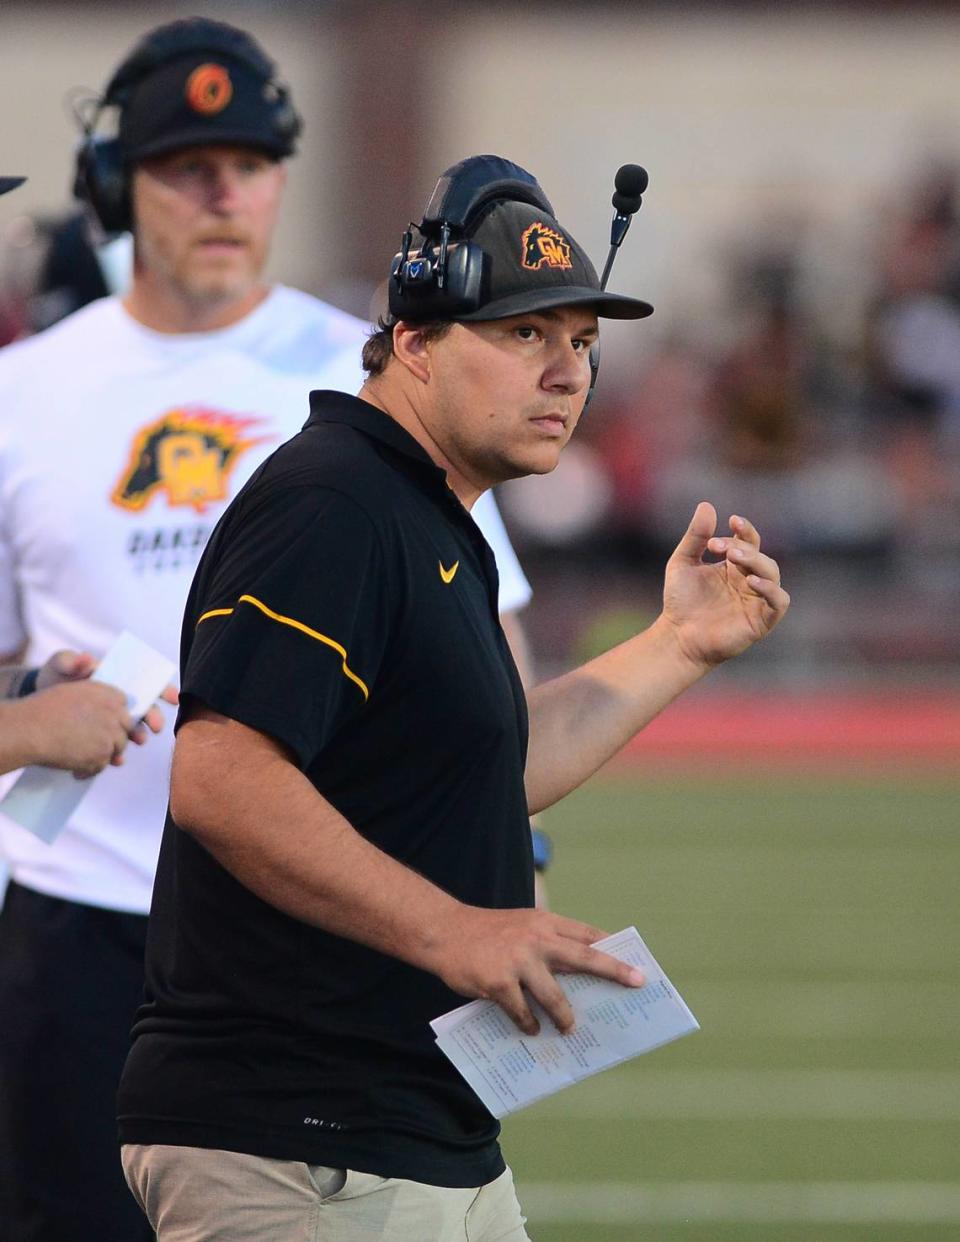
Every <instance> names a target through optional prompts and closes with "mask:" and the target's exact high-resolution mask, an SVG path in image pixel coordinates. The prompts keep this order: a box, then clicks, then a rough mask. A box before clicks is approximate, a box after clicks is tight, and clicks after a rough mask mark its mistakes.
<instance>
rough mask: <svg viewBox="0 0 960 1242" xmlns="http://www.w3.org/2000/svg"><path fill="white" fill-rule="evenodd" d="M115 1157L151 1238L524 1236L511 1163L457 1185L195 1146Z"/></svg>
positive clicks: (288, 1240) (136, 1148)
mask: <svg viewBox="0 0 960 1242" xmlns="http://www.w3.org/2000/svg"><path fill="white" fill-rule="evenodd" d="M122 1158H123V1171H124V1173H125V1175H126V1178H127V1185H128V1186H129V1187H130V1189H131V1190H132V1191H133V1195H134V1198H135V1199H136V1200H137V1202H138V1203H139V1204H140V1206H141V1208H143V1210H144V1212H145V1213H146V1215H147V1217H148V1219H149V1221H150V1224H151V1225H152V1226H153V1228H154V1229H155V1230H156V1233H157V1239H158V1242H380V1240H381V1239H382V1240H383V1242H529V1238H528V1236H527V1233H526V1230H525V1229H524V1218H523V1216H522V1215H521V1214H520V1205H519V1203H517V1196H516V1194H515V1193H514V1189H513V1177H512V1175H511V1173H510V1170H509V1169H507V1170H506V1172H505V1173H503V1174H502V1175H501V1176H500V1177H498V1178H497V1179H496V1180H495V1181H493V1182H490V1183H489V1185H487V1186H479V1187H473V1188H470V1189H467V1190H457V1189H450V1188H447V1187H444V1186H426V1185H424V1184H422V1183H421V1182H409V1181H404V1180H403V1179H402V1178H385V1177H375V1176H373V1175H372V1174H370V1173H355V1172H353V1171H352V1170H349V1169H348V1170H343V1169H328V1168H325V1167H323V1166H321V1165H309V1164H301V1163H299V1162H298V1161H295V1160H272V1159H268V1158H266V1157H263V1156H247V1155H243V1154H241V1153H239V1152H232V1151H209V1150H207V1149H206V1148H201V1147H170V1146H164V1145H161V1144H150V1145H144V1146H141V1145H137V1144H127V1145H126V1146H124V1148H123V1152H122Z"/></svg>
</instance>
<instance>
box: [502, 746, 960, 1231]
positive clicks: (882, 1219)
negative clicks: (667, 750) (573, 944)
mask: <svg viewBox="0 0 960 1242" xmlns="http://www.w3.org/2000/svg"><path fill="white" fill-rule="evenodd" d="M748 769H749V760H748V759H747V760H745V763H744V774H743V776H742V777H740V778H738V779H726V778H721V779H717V778H715V777H712V778H689V777H673V778H670V779H667V778H663V777H660V778H657V777H654V776H651V775H643V774H641V773H637V774H636V775H633V776H629V777H628V776H618V777H616V778H598V779H597V780H595V781H594V782H593V783H592V784H591V785H589V786H588V787H587V788H586V789H585V790H581V791H580V792H579V793H577V794H575V795H573V796H572V797H570V798H568V799H567V800H566V801H565V802H564V803H563V804H562V805H561V806H559V807H557V808H555V809H554V811H553V812H551V813H550V815H549V816H548V817H547V826H548V827H549V828H550V830H551V832H552V834H553V836H554V839H555V841H556V845H557V855H558V857H557V862H556V864H555V866H554V868H553V870H552V872H551V876H550V880H551V888H550V896H551V902H552V905H553V907H554V908H555V909H557V910H559V911H561V912H563V913H568V914H573V915H577V916H579V917H582V918H584V919H586V920H588V921H591V922H595V923H596V924H598V925H599V926H601V927H605V928H607V929H608V930H611V931H613V930H616V929H618V928H620V927H622V926H625V925H627V924H629V923H635V924H636V925H637V927H638V928H639V930H640V933H641V935H642V936H643V937H644V938H645V939H646V941H647V943H648V944H649V946H650V948H651V950H652V951H653V953H654V955H655V956H656V957H658V959H659V960H660V963H661V965H662V966H663V967H664V969H665V970H666V971H667V973H668V975H670V976H671V978H672V979H673V981H674V983H675V984H676V986H677V987H678V989H679V990H680V992H681V993H682V995H683V996H684V998H685V999H686V1001H687V1003H688V1004H689V1005H690V1007H691V1009H692V1010H693V1012H694V1013H695V1015H696V1016H697V1018H698V1019H699V1021H700V1023H701V1026H702V1028H703V1029H702V1030H701V1031H700V1032H698V1033H697V1034H695V1035H692V1036H689V1037H687V1038H685V1039H683V1040H680V1041H679V1042H677V1043H675V1044H672V1045H670V1046H669V1047H666V1048H661V1049H659V1050H657V1051H654V1052H652V1053H650V1054H648V1055H647V1056H645V1057H642V1058H640V1059H639V1060H636V1061H633V1062H631V1063H630V1064H629V1065H627V1066H623V1067H620V1068H619V1069H615V1070H611V1071H609V1072H607V1073H605V1074H601V1075H599V1076H597V1077H595V1078H593V1079H590V1080H589V1081H587V1082H585V1083H581V1084H580V1085H578V1086H576V1087H573V1088H571V1089H569V1090H568V1091H566V1092H562V1093H561V1094H559V1095H558V1096H555V1097H553V1098H552V1099H550V1100H548V1101H546V1102H544V1103H541V1104H538V1105H534V1106H533V1107H532V1108H530V1109H529V1110H527V1111H525V1112H522V1113H519V1114H517V1115H516V1116H514V1117H510V1118H507V1120H506V1122H505V1123H504V1148H505V1152H506V1155H507V1158H508V1160H509V1161H510V1163H511V1164H512V1165H513V1168H514V1171H515V1174H516V1177H517V1182H518V1185H519V1189H520V1195H521V1201H522V1202H523V1204H524V1207H525V1209H526V1211H527V1214H528V1217H529V1229H530V1234H531V1237H532V1238H533V1240H534V1242H614V1239H616V1240H617V1242H626V1240H628V1239H634V1238H636V1239H648V1238H649V1239H657V1242H706V1240H707V1239H710V1242H761V1239H762V1240H763V1242H787V1240H788V1239H789V1240H791V1242H794V1240H796V1242H832V1240H833V1239H836V1240H837V1242H868V1240H869V1242H927V1240H928V1239H929V1240H931V1242H932V1240H933V1239H937V1240H938V1242H945V1240H946V1239H948V1238H949V1239H960V989H958V978H957V975H958V969H957V968H958V965H960V953H958V947H960V902H958V882H960V824H958V809H960V779H956V780H948V779H946V778H943V777H931V778H927V777H920V776H917V777H916V778H909V777H908V778H903V779H895V778H893V777H889V776H876V775H867V774H864V775H861V776H859V777H851V778H849V779H842V778H831V779H821V778H818V777H814V776H808V775H803V776H800V775H791V776H789V777H777V776H773V775H761V776H759V777H755V776H751V775H749V772H748Z"/></svg>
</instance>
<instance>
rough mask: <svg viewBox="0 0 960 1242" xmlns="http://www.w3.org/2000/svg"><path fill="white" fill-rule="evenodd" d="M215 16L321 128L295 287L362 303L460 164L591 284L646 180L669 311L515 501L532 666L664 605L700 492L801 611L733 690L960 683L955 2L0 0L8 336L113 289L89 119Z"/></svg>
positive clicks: (647, 328) (302, 161) (618, 341)
mask: <svg viewBox="0 0 960 1242" xmlns="http://www.w3.org/2000/svg"><path fill="white" fill-rule="evenodd" d="M195 11H202V12H203V13H205V14H207V15H210V16H220V17H224V18H226V19H227V20H230V21H233V22H235V23H237V24H240V25H243V26H246V27H247V28H249V29H250V30H251V31H252V32H253V33H255V34H256V35H257V37H259V38H260V39H261V40H262V41H263V43H264V45H265V46H266V47H267V48H268V49H269V50H270V51H271V53H272V54H273V55H274V57H275V58H276V59H277V61H278V62H279V64H280V65H281V67H282V70H283V75H284V76H285V78H286V79H287V80H288V82H289V83H290V85H291V88H292V92H293V96H294V99H295V101H296V104H297V106H298V108H299V110H300V111H301V113H302V114H303V116H304V118H305V121H306V134H305V139H304V141H303V144H302V148H301V154H300V156H299V158H298V159H297V160H296V161H295V162H294V164H293V165H292V167H291V186H290V202H289V205H288V208H287V217H286V219H285V221H284V223H283V225H282V226H281V230H280V241H279V245H278V247H277V250H276V253H275V256H274V261H273V274H274V275H275V276H276V277H277V278H279V279H282V280H286V281H288V282H289V283H293V284H297V285H300V286H301V287H304V288H306V289H308V290H310V291H311V292H315V293H317V294H319V295H320V296H322V297H326V298H327V299H328V300H330V301H333V302H335V303H337V304H340V305H342V306H345V307H346V308H347V309H349V310H351V311H354V312H355V313H358V314H361V315H364V316H373V315H375V314H376V313H377V310H378V309H379V304H380V303H379V299H380V298H381V297H382V289H381V288H380V287H379V286H380V285H381V281H382V276H383V274H384V272H385V270H386V268H387V265H388V263H389V258H390V256H391V254H392V253H393V252H394V250H395V249H396V246H397V244H398V242H399V238H400V234H401V232H402V230H403V228H404V226H405V225H406V222H407V220H408V219H413V220H417V219H419V214H420V211H421V209H422V206H423V204H424V203H425V201H426V198H427V196H428V195H429V192H430V190H431V189H432V186H433V182H434V180H435V178H436V176H437V174H438V173H439V172H440V171H441V170H442V168H443V167H445V166H446V165H447V164H449V163H452V162H453V161H454V160H456V159H459V158H462V157H463V156H465V155H468V154H472V153H477V152H480V151H492V152H496V153H498V154H502V155H506V156H508V157H509V158H512V159H514V160H516V161H517V162H519V163H521V164H523V165H524V166H526V167H528V168H529V169H530V170H531V171H533V172H534V173H535V174H537V175H538V177H539V178H540V179H541V181H542V184H543V185H544V187H545V189H546V190H547V193H548V194H549V195H550V196H551V198H552V200H553V202H554V205H555V207H556V209H557V212H558V215H559V216H560V218H561V219H562V220H563V221H564V223H565V224H567V225H568V226H569V227H570V228H571V230H572V231H573V232H574V233H575V235H576V236H577V237H578V239H579V240H581V241H582V242H583V243H584V244H585V245H586V246H587V247H588V249H589V250H590V251H591V253H592V254H593V255H594V258H595V261H596V263H597V266H598V268H599V266H600V265H601V264H602V262H603V259H604V258H605V255H606V249H607V244H608V242H607V238H608V228H609V221H610V217H611V214H612V210H611V208H610V206H609V198H610V193H611V191H612V189H613V174H614V172H615V171H616V169H617V167H618V166H619V165H620V164H622V163H625V162H637V163H641V164H643V165H644V166H645V167H647V169H648V170H649V173H650V188H649V190H648V192H647V194H646V196H645V201H644V206H643V208H642V210H641V212H640V214H639V216H638V217H637V218H636V220H635V222H634V224H633V227H632V230H631V233H630V235H629V236H628V238H627V240H626V242H625V244H624V247H623V251H622V253H621V256H620V257H619V258H618V261H617V263H616V265H615V267H614V271H613V276H612V279H611V287H612V288H616V289H622V290H623V291H624V292H629V293H633V294H636V295H638V296H642V297H647V298H649V299H650V300H651V301H653V302H654V304H655V306H656V314H655V316H654V317H653V319H651V320H649V321H647V322H644V323H642V324H640V325H632V324H631V325H621V324H609V325H608V326H607V328H606V330H605V332H604V347H603V367H602V374H601V380H600V387H599V390H598V394H597V397H596V400H595V401H594V403H593V405H592V407H591V409H590V411H589V414H588V415H587V416H586V418H585V420H584V422H583V424H582V427H581V430H580V431H579V432H578V435H577V437H576V440H575V442H574V444H573V445H572V446H571V448H570V449H569V450H568V452H567V454H566V455H565V458H564V460H563V462H562V464H561V467H560V468H559V469H558V470H557V472H556V473H555V474H554V475H552V476H550V477H548V478H543V479H529V480H524V481H521V482H518V483H515V484H510V485H507V486H506V487H505V488H503V489H502V496H501V500H502V506H503V509H504V512H505V516H506V517H507V520H508V524H509V525H510V528H511V531H512V534H513V535H514V537H515V541H516V543H517V546H518V549H519V550H520V552H521V554H522V557H523V559H524V563H525V566H526V567H527V569H528V572H529V575H530V577H531V579H532V581H533V584H534V588H535V591H536V602H535V604H534V605H533V607H532V609H531V610H530V616H529V624H530V629H531V633H532V637H533V641H534V645H535V648H536V650H537V653H538V656H539V659H540V661H541V664H542V665H543V666H544V667H546V668H548V669H549V668H550V667H553V666H555V665H559V664H562V663H565V662H568V661H570V660H572V659H576V658H579V657H581V656H583V655H585V654H589V653H590V652H592V651H593V650H595V649H597V648H599V647H603V646H606V645H608V644H609V643H610V641H613V640H615V639H617V638H618V637H620V636H621V633H626V632H631V631H632V630H633V629H635V628H636V625H637V623H638V622H641V623H642V622H643V621H644V620H645V619H647V618H648V617H650V616H652V615H653V612H654V610H655V609H656V607H657V593H658V584H659V581H660V575H661V569H662V562H663V559H664V557H665V556H666V555H667V554H668V553H669V551H670V549H671V548H672V547H673V545H674V543H675V541H676V539H677V537H678V535H679V533H680V532H681V531H682V529H683V528H684V526H685V524H686V522H687V520H688V517H689V514H690V513H691V512H692V509H693V507H694V505H695V503H696V501H697V500H699V499H701V498H706V499H710V500H712V501H713V502H714V503H715V504H716V505H717V507H718V509H719V510H720V513H721V516H722V520H724V521H725V519H726V516H727V515H729V514H730V513H734V512H742V513H745V514H747V515H748V516H750V517H751V518H752V519H753V520H754V521H755V522H756V524H757V525H758V526H759V527H760V528H761V530H762V531H763V533H764V536H765V539H766V544H767V546H768V547H769V549H770V550H771V551H772V552H773V553H774V554H775V555H776V556H777V557H778V558H779V559H780V560H781V562H782V564H783V567H784V574H785V578H786V579H787V582H788V585H789V587H790V589H791V591H792V593H793V595H794V599H795V604H794V609H793V612H792V614H791V619H790V623H789V625H787V626H784V627H783V630H782V636H781V634H779V633H778V635H776V636H775V638H774V639H773V640H772V641H771V642H770V643H769V644H765V647H764V648H763V649H760V651H758V653H757V654H756V656H755V657H751V658H750V659H748V660H745V661H742V662H738V663H737V664H736V665H735V666H732V667H731V669H730V671H729V672H725V674H724V675H725V676H728V677H731V678H735V679H739V680H744V679H746V680H749V679H751V678H756V677H758V676H761V675H762V677H764V678H770V677H775V678H781V679H784V680H786V681H789V682H802V683H804V684H812V685H837V684H843V685H848V684H851V683H853V684H857V683H862V682H864V681H865V680H869V681H870V682H871V683H873V682H876V681H877V680H878V679H879V680H881V681H883V682H892V683H894V684H895V685H902V684H903V683H904V682H907V681H909V682H911V683H914V684H915V683H918V682H920V683H923V684H934V685H936V686H937V687H943V686H944V684H950V685H955V684H957V683H958V681H960V676H958V672H957V669H958V661H957V660H956V658H955V657H956V653H955V648H956V639H957V632H958V627H957V621H956V616H957V607H958V604H960V573H958V564H960V561H958V552H960V81H958V77H957V73H956V48H957V46H958V39H960V8H958V7H957V6H955V5H953V4H940V5H927V4H891V3H878V2H874V3H871V4H866V3H862V4H861V3H846V4H837V3H833V4H829V5H828V4H822V5H821V4H803V5H797V4H776V3H774V4H765V5H762V6H761V5H754V4H745V3H743V4H732V3H712V4H709V5H707V4H697V3H682V2H677V0H674V2H673V3H625V2H616V0H607V2H603V0H593V3H591V4H589V5H584V4H582V3H581V4H573V3H564V2H562V0H554V2H552V3H550V2H546V0H543V2H539V3H537V2H535V0H531V2H530V3H528V4H526V5H524V6H516V5H510V4H503V3H497V2H491V0H486V3H484V4H471V3H466V2H460V3H457V2H455V0H451V2H450V3H448V4H446V5H444V6H442V7H441V6H434V5H430V4H424V3H420V2H419V0H408V2H407V3H402V4H401V3H394V2H393V0H343V2H341V3H339V4H338V3H328V2H325V0H312V2H310V3H306V2H303V3H297V2H296V0H287V2H286V3H285V4H284V5H282V6H278V5H276V4H273V3H268V2H267V0H262V2H261V3H256V2H253V0H249V2H246V3H244V2H242V0H233V2H232V3H230V4H222V3H215V2H207V3H204V4H202V5H198V4H195V3H191V4H180V3H162V4H160V5H157V4H154V5H151V6H146V5H141V4H138V3H106V2H104V0H99V2H97V3H84V2H82V0H73V2H72V3H71V4H70V5H69V6H65V5H64V6H61V5H59V4H57V3H44V4H43V5H37V4H20V3H18V2H17V0H5V3H4V5H3V11H2V14H0V31H2V33H3V38H2V39H0V92H2V96H3V100H4V108H3V115H4V135H3V148H4V155H3V161H2V166H3V170H4V172H9V173H24V174H27V175H28V176H29V177H30V183H29V185H28V186H26V187H25V188H24V189H22V190H20V191H19V192H18V193H17V195H16V196H14V197H12V198H10V199H7V200H5V201H4V204H3V208H2V213H0V341H2V342H6V341H8V340H11V339H14V338H15V337H17V336H18V335H22V334H23V333H26V332H31V331H35V330H37V329H39V328H42V327H44V326H46V325H47V324H49V323H51V322H53V321H55V320H56V319H57V318H58V317H60V316H61V315H62V314H64V313H66V312H68V311H69V310H71V309H73V308H75V307H76V306H77V305H79V304H81V303H82V302H83V301H86V300H88V299H89V298H90V297H93V296H99V295H101V294H102V293H103V292H105V290H106V285H107V283H109V282H110V281H111V280H120V281H122V271H123V265H124V263H126V262H127V261H128V256H127V255H126V254H125V253H124V252H123V247H122V245H121V246H120V247H119V248H114V250H113V251H111V252H110V256H109V258H108V260H107V264H106V267H107V271H106V278H105V275H104V270H103V268H104V265H103V264H98V262H97V260H96V258H95V257H94V255H93V253H92V252H91V251H90V250H89V247H88V245H87V242H86V238H85V227H84V224H83V222H82V220H81V219H80V218H79V217H78V216H76V215H75V214H74V212H73V208H72V207H71V199H70V185H69V172H70V168H71V164H72V153H73V150H74V146H75V143H76V140H77V135H78V125H77V120H76V115H77V113H78V112H79V114H80V115H82V114H83V111H84V108H85V106H87V105H86V104H85V102H84V101H85V100H88V99H89V97H90V96H91V95H92V94H95V93H96V92H97V91H98V90H100V89H101V88H102V87H103V85H104V82H105V80H106V77H107V76H108V74H109V72H110V70H111V68H112V66H113V65H114V64H115V63H116V62H117V60H118V59H119V58H120V57H121V56H122V55H123V54H124V53H125V52H126V50H127V49H128V48H129V46H130V45H131V44H132V43H133V42H134V40H135V39H136V38H137V37H138V36H139V34H140V33H141V32H142V31H143V30H145V29H146V28H148V27H149V26H151V25H154V24H156V23H157V22H158V21H160V20H166V19H168V18H171V17H175V16H181V15H186V14H189V13H192V12H195ZM111 264H112V265H113V266H112V269H111V266H110V265H111ZM65 378H66V379H67V382H68V377H65ZM305 409H306V404H305ZM90 417H91V418H95V417H96V411H91V412H90ZM585 602H588V603H589V607H585V606H584V604H585Z"/></svg>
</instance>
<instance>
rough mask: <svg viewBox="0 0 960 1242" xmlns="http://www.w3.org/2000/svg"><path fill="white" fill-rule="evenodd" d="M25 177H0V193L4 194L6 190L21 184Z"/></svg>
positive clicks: (13, 188)
mask: <svg viewBox="0 0 960 1242" xmlns="http://www.w3.org/2000/svg"><path fill="white" fill-rule="evenodd" d="M25 181H26V177H0V194H6V192H7V191H8V190H15V189H16V188H17V186H18V185H23V183H24V182H25Z"/></svg>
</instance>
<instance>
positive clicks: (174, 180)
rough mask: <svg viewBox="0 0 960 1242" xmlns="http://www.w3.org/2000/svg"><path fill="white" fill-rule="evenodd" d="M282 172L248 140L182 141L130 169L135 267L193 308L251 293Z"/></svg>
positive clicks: (243, 297) (264, 253)
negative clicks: (233, 143) (229, 143)
mask: <svg viewBox="0 0 960 1242" xmlns="http://www.w3.org/2000/svg"><path fill="white" fill-rule="evenodd" d="M285 179H286V172H285V169H284V168H283V166H282V165H281V164H279V163H277V162H276V161H275V160H273V159H271V158H270V157H269V156H267V155H265V154H263V153H262V152H259V151H256V150H253V149H251V148H248V147H186V148H184V149H183V150H179V151H174V152H171V153H170V154H169V155H160V156H157V157H155V158H153V159H148V160H144V161H143V163H141V164H140V165H138V167H137V168H136V169H135V171H134V174H133V188H132V194H133V215H134V235H135V238H136V259H137V270H138V275H139V276H141V278H142V279H143V280H145V281H146V283H147V285H148V286H153V287H155V288H157V289H158V291H160V290H162V292H163V293H164V295H165V296H167V297H174V298H178V299H181V300H182V301H183V302H184V303H186V304H188V305H189V306H191V307H194V308H202V307H206V306H217V305H230V304H232V303H234V302H236V303H238V304H240V303H243V302H244V301H245V300H246V299H248V298H251V297H253V296H255V295H256V291H257V290H258V285H259V281H260V276H261V273H262V271H263V267H264V264H265V263H266V259H267V253H268V250H269V247H270V240H271V237H272V234H273V229H274V225H275V223H276V219H277V213H278V210H279V207H280V198H281V194H282V191H283V186H284V182H285Z"/></svg>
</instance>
